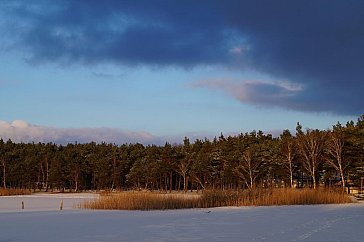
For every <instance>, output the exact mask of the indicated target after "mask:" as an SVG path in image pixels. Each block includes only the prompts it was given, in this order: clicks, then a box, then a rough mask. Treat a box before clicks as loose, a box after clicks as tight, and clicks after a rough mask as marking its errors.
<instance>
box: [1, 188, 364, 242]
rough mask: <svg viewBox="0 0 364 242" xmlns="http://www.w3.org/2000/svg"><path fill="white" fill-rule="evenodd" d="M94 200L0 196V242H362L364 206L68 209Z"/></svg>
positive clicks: (61, 197)
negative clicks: (155, 209)
mask: <svg viewBox="0 0 364 242" xmlns="http://www.w3.org/2000/svg"><path fill="white" fill-rule="evenodd" d="M94 196H95V195H93V194H91V195H82V196H80V195H71V196H70V195H59V196H55V197H53V196H49V195H48V196H47V195H44V196H39V195H37V196H15V197H0V241H37V242H42V241H54V242H58V241H80V242H83V241H90V242H96V241H280V242H281V241H282V242H283V241H358V242H359V241H360V242H362V241H364V203H356V204H345V205H313V206H311V205H306V206H279V207H239V208H236V207H227V208H213V209H186V210H167V211H101V210H98V211H95V210H79V209H76V208H75V207H74V206H73V205H71V203H73V202H74V203H78V202H80V201H81V200H83V199H91V198H92V197H94ZM59 199H63V200H64V209H63V210H62V211H59V204H58V202H59ZM22 200H24V201H25V206H26V208H25V209H24V210H21V208H20V207H19V202H20V203H21V201H22ZM33 202H36V203H41V204H38V205H35V204H33ZM9 203H10V204H9ZM27 203H28V206H29V208H27ZM53 204H55V205H53ZM11 205H16V206H11ZM56 205H57V206H56ZM66 205H67V206H66ZM41 206H44V208H42V207H41ZM16 207H19V208H16Z"/></svg>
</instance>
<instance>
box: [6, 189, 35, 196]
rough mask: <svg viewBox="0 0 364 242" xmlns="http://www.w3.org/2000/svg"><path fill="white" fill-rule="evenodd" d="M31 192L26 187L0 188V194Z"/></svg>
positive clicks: (25, 193)
mask: <svg viewBox="0 0 364 242" xmlns="http://www.w3.org/2000/svg"><path fill="white" fill-rule="evenodd" d="M30 193H31V192H30V191H29V190H26V189H17V188H10V189H4V188H0V196H14V195H29V194H30Z"/></svg>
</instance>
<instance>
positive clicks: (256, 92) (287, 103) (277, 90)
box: [191, 79, 311, 111]
mask: <svg viewBox="0 0 364 242" xmlns="http://www.w3.org/2000/svg"><path fill="white" fill-rule="evenodd" d="M191 86H192V87H193V88H208V89H212V90H220V91H223V92H225V93H227V94H228V95H230V96H232V97H234V98H235V99H237V100H239V101H240V102H242V103H247V104H252V105H255V106H258V107H284V108H287V109H293V110H301V111H307V110H310V109H311V107H310V105H309V104H308V103H307V106H306V105H302V102H298V101H297V99H298V96H300V94H301V93H302V92H304V91H305V90H304V86H303V85H302V84H297V83H290V82H287V81H275V82H274V81H262V80H241V81H231V80H224V79H217V80H202V81H196V82H194V83H192V84H191Z"/></svg>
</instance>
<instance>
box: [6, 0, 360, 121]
mask: <svg viewBox="0 0 364 242" xmlns="http://www.w3.org/2000/svg"><path fill="white" fill-rule="evenodd" d="M363 9H364V2H363V1H355V0H348V1H341V0H319V1H313V2H309V3H308V2H307V1H303V0H302V1H300V0H298V1H287V0H278V1H269V0H259V1H244V0H230V1H214V0H206V1H204V0H201V1H192V0H186V1H163V0H161V1H159V0H156V1H149V0H145V1H144V0H140V1H117V0H115V1H113V0H106V1H90V0H88V1H82V0H79V1H68V0H64V1H57V2H55V1H47V0H38V1H31V2H24V1H9V2H1V3H0V13H1V16H2V21H0V31H1V32H2V33H3V35H2V43H1V46H0V47H1V49H0V51H1V50H3V51H6V50H14V49H16V50H20V51H22V53H26V55H27V59H28V61H29V62H31V63H37V64H39V63H46V62H56V63H62V64H66V65H67V64H69V63H82V64H86V65H90V64H99V63H114V64H116V65H127V66H137V65H148V66H178V67H182V68H191V67H195V66H201V65H223V66H226V67H228V68H231V67H233V68H237V69H238V70H246V69H253V70H256V71H258V72H262V73H265V74H268V75H270V76H272V77H273V78H274V79H278V80H287V81H289V82H291V83H301V84H302V85H303V86H304V87H305V88H304V89H303V90H302V91H300V92H295V93H292V92H291V91H289V90H286V89H285V88H284V87H282V86H280V85H276V84H271V83H255V84H245V87H244V89H249V90H250V92H249V93H254V96H257V97H260V98H262V100H261V101H260V100H254V101H252V102H253V103H255V104H257V103H258V104H259V105H265V104H267V103H269V101H273V102H274V103H275V105H277V106H281V107H284V108H290V109H295V110H301V111H324V112H329V113H337V114H349V115H359V114H361V112H362V107H361V106H362V104H361V103H362V90H363V89H364V82H363V76H364V68H362V63H363V61H364V28H363V27H362V26H363V24H364V15H363V14H362V12H363ZM226 85H231V84H229V83H226ZM233 95H234V96H235V97H236V98H238V99H239V100H241V99H243V101H244V100H245V101H246V100H252V99H254V97H253V96H252V95H251V96H249V97H245V99H244V98H242V97H241V96H242V94H239V95H238V94H236V93H235V94H233ZM245 95H249V94H245ZM287 95H288V96H287ZM237 96H239V97H237Z"/></svg>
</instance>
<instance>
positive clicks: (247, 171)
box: [234, 148, 263, 190]
mask: <svg viewBox="0 0 364 242" xmlns="http://www.w3.org/2000/svg"><path fill="white" fill-rule="evenodd" d="M262 163H263V162H262V161H260V160H258V159H256V157H255V150H254V148H248V149H247V150H245V151H244V153H243V155H242V157H241V159H240V160H239V164H238V166H237V167H235V169H234V172H235V173H236V174H237V175H238V176H239V177H240V178H241V179H243V180H244V182H245V184H246V186H247V187H248V188H249V190H252V189H253V188H254V187H255V180H256V178H257V177H258V175H259V167H260V166H261V165H262Z"/></svg>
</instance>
